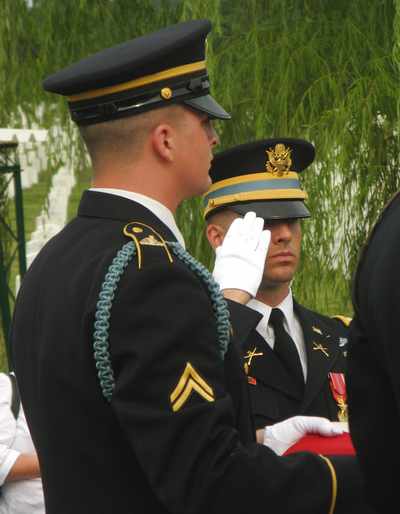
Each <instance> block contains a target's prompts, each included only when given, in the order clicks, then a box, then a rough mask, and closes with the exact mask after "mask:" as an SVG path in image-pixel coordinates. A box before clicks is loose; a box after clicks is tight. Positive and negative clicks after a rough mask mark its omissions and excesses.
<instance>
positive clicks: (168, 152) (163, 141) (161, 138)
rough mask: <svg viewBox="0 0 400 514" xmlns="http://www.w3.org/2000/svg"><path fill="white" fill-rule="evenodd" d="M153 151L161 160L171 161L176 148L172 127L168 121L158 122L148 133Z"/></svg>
mask: <svg viewBox="0 0 400 514" xmlns="http://www.w3.org/2000/svg"><path fill="white" fill-rule="evenodd" d="M150 138H151V146H152V148H153V151H154V153H155V154H156V155H157V156H158V158H160V159H161V160H163V161H168V162H172V161H173V160H174V152H175V148H176V137H175V131H174V128H173V127H172V126H171V125H169V124H168V123H160V124H159V125H157V126H156V127H154V128H153V130H152V131H151V133H150Z"/></svg>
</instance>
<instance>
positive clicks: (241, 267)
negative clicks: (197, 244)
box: [213, 212, 271, 297]
mask: <svg viewBox="0 0 400 514" xmlns="http://www.w3.org/2000/svg"><path fill="white" fill-rule="evenodd" d="M263 227H264V220H263V218H258V217H257V216H256V214H255V212H248V213H246V215H245V216H244V217H243V218H236V219H235V220H234V221H233V223H232V224H231V226H230V227H229V230H228V231H227V233H226V235H225V238H224V241H223V243H222V245H221V246H219V247H217V248H216V250H215V253H216V257H215V265H214V270H213V277H214V279H215V280H216V282H217V283H218V284H219V286H220V289H221V291H223V290H224V289H238V290H241V291H245V292H247V293H249V294H250V295H251V296H252V297H254V296H256V294H257V291H258V288H259V286H260V283H261V279H262V276H263V272H264V266H265V258H266V256H267V252H268V247H269V243H270V240H271V232H270V231H269V230H263Z"/></svg>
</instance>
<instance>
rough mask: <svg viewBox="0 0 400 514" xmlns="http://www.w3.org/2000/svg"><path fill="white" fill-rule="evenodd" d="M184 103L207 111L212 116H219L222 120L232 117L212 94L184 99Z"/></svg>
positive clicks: (197, 109) (198, 109)
mask: <svg viewBox="0 0 400 514" xmlns="http://www.w3.org/2000/svg"><path fill="white" fill-rule="evenodd" d="M183 103H184V104H185V105H187V106H188V107H191V108H192V109H195V110H196V111H201V112H205V113H206V114H208V116H209V117H210V118H218V119H220V120H230V119H231V115H230V114H229V113H227V112H226V111H225V109H223V108H222V107H221V106H220V105H219V103H217V102H216V101H215V100H214V98H213V97H212V96H211V95H205V96H197V97H196V98H190V99H189V100H184V102H183Z"/></svg>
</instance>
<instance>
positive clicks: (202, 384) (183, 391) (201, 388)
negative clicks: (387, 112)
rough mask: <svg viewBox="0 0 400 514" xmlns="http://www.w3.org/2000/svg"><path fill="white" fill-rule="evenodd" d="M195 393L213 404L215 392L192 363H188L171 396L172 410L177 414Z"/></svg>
mask: <svg viewBox="0 0 400 514" xmlns="http://www.w3.org/2000/svg"><path fill="white" fill-rule="evenodd" d="M193 391H195V392H196V393H197V394H199V395H200V396H201V397H202V398H204V400H206V401H208V402H213V401H214V400H215V398H214V391H213V390H212V387H210V386H209V385H208V384H207V382H206V381H205V380H204V379H203V378H202V377H201V376H200V375H199V374H198V373H197V371H196V370H195V369H194V367H193V366H192V365H191V364H190V362H187V363H186V367H185V370H184V372H183V373H182V375H181V377H180V379H179V381H178V384H177V386H176V387H175V389H174V390H173V391H172V393H171V395H170V397H169V398H170V401H171V406H172V410H173V411H174V412H177V411H178V410H179V409H180V408H181V407H183V405H184V404H185V403H186V401H187V400H188V398H189V397H190V395H191V394H192V392H193Z"/></svg>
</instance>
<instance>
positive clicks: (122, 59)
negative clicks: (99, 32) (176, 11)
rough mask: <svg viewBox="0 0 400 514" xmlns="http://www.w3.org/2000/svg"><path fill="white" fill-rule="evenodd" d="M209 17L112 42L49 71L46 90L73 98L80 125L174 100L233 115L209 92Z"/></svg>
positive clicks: (215, 115) (224, 115) (216, 115)
mask: <svg viewBox="0 0 400 514" xmlns="http://www.w3.org/2000/svg"><path fill="white" fill-rule="evenodd" d="M210 30H211V23H210V22H209V21H208V20H193V21H188V22H184V23H179V24H177V25H173V26H170V27H167V28H164V29H162V30H159V31H157V32H153V33H151V34H147V35H144V36H141V37H138V38H136V39H132V40H130V41H127V42H125V43H122V44H119V45H117V46H114V47H111V48H107V49H105V50H102V51H100V52H98V53H96V54H94V55H91V56H89V57H87V58H85V59H82V60H81V61H79V62H77V63H75V64H72V65H70V66H68V67H67V68H64V69H62V70H61V71H58V72H57V73H54V74H53V75H50V76H49V77H47V78H46V79H45V80H44V82H43V87H44V89H45V90H46V91H50V92H53V93H58V94H60V95H64V96H66V97H67V98H68V103H69V107H70V110H71V116H72V119H73V120H74V121H75V122H76V123H78V124H79V125H88V124H93V123H99V122H102V121H107V120H112V119H116V118H121V117H124V116H131V115H133V114H137V113H141V112H144V111H147V110H150V109H154V108H159V107H162V106H166V105H171V104H174V103H180V104H184V105H186V106H188V107H190V108H192V109H195V110H198V111H201V112H204V113H206V114H207V115H208V116H209V117H210V118H220V119H229V118H230V115H229V114H228V113H227V112H226V111H225V110H224V109H223V108H222V107H221V106H220V105H219V104H218V103H217V102H216V101H215V100H214V99H213V98H212V96H211V95H210V94H209V91H210V82H209V78H208V75H207V69H206V62H205V42H206V37H207V34H208V33H209V32H210Z"/></svg>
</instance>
